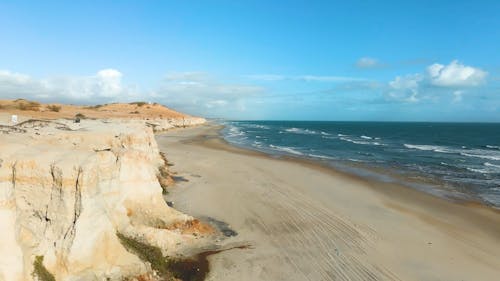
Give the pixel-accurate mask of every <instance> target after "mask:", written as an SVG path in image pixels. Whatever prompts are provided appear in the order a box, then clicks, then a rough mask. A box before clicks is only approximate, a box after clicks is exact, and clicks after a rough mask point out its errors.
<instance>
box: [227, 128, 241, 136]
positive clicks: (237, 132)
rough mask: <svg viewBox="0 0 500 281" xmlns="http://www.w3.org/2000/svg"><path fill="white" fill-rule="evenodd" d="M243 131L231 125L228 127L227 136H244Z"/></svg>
mask: <svg viewBox="0 0 500 281" xmlns="http://www.w3.org/2000/svg"><path fill="white" fill-rule="evenodd" d="M244 135H245V132H242V131H240V130H239V129H238V128H237V127H231V128H229V133H228V136H229V137H237V136H244Z"/></svg>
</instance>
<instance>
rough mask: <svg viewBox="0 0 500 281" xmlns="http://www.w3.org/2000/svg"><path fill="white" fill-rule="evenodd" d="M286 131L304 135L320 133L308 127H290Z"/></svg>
mask: <svg viewBox="0 0 500 281" xmlns="http://www.w3.org/2000/svg"><path fill="white" fill-rule="evenodd" d="M285 131H287V132H289V133H294V134H303V135H316V134H319V133H318V132H316V131H313V130H308V129H300V128H288V129H286V130H285Z"/></svg>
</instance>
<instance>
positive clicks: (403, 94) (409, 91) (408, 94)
mask: <svg viewBox="0 0 500 281" xmlns="http://www.w3.org/2000/svg"><path fill="white" fill-rule="evenodd" d="M422 80H423V77H422V75H420V74H413V75H406V76H397V77H396V78H395V79H394V80H393V81H390V82H389V86H390V88H391V89H390V91H389V93H388V96H389V97H390V98H391V99H394V100H399V101H403V102H412V103H413V102H418V101H419V98H418V94H419V84H420V82H421V81H422Z"/></svg>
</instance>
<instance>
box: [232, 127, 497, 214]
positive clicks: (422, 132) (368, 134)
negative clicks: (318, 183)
mask: <svg viewBox="0 0 500 281" xmlns="http://www.w3.org/2000/svg"><path fill="white" fill-rule="evenodd" d="M223 124H224V125H225V128H224V130H223V136H224V138H225V140H227V141H228V142H230V143H232V144H234V145H237V146H241V147H245V148H250V149H254V150H258V151H261V152H265V153H268V154H272V155H277V156H293V157H299V158H307V159H311V160H315V161H319V162H322V163H324V164H327V165H331V166H333V167H335V168H337V169H341V170H345V171H348V172H352V173H357V174H359V175H362V176H366V177H376V178H378V179H380V180H382V181H394V182H400V183H403V184H406V185H409V186H412V187H415V188H419V189H423V190H425V191H427V192H430V193H433V194H435V195H439V196H443V197H448V198H454V199H466V200H476V201H480V202H482V203H485V204H487V205H490V206H493V207H496V208H500V124H498V123H413V122H411V123H410V122H326V121H325V122H316V121H314V122H313V121H311V122H306V121H300V122H299V121H225V122H223Z"/></svg>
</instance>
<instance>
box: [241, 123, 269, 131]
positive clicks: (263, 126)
mask: <svg viewBox="0 0 500 281" xmlns="http://www.w3.org/2000/svg"><path fill="white" fill-rule="evenodd" d="M243 126H245V127H247V128H254V129H264V130H268V129H269V126H266V125H260V124H245V125H243Z"/></svg>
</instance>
